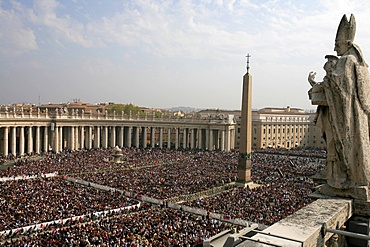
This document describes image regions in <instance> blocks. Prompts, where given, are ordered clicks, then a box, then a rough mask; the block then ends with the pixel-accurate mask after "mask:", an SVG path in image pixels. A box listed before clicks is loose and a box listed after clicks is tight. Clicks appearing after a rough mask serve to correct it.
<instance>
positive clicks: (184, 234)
mask: <svg viewBox="0 0 370 247" xmlns="http://www.w3.org/2000/svg"><path fill="white" fill-rule="evenodd" d="M113 152H114V150H113V149H112V148H109V149H93V150H76V151H68V150H65V151H63V152H60V153H58V154H48V155H46V156H43V157H42V158H40V159H38V160H36V159H31V158H29V159H28V158H27V159H22V160H19V161H17V162H15V164H14V166H13V167H11V168H8V169H4V170H2V171H0V177H16V176H29V175H37V178H35V179H25V180H10V181H7V182H3V183H2V184H1V188H0V206H1V207H2V210H1V212H0V223H1V224H0V231H1V230H6V229H14V228H18V227H21V226H25V225H31V224H36V223H40V222H47V221H51V220H56V219H60V218H68V217H71V216H74V215H83V214H87V215H88V214H91V213H93V212H96V211H102V210H105V209H112V208H119V207H122V206H126V205H131V204H132V203H134V202H135V201H134V200H133V199H128V198H127V197H125V196H123V195H122V194H121V193H120V192H113V191H111V192H102V191H98V190H97V189H94V188H92V187H83V186H81V185H77V184H74V183H72V182H67V181H66V180H64V179H63V177H65V176H69V177H73V178H80V179H83V180H86V181H89V182H93V183H98V184H102V185H106V186H110V187H113V188H117V189H121V190H123V191H130V192H133V194H141V195H147V196H150V197H153V198H157V199H162V200H171V198H174V197H177V196H180V195H190V194H193V193H196V192H200V191H204V190H208V189H211V188H213V187H216V186H219V185H223V184H227V183H232V182H234V181H236V180H237V164H238V152H219V151H199V150H178V151H175V150H161V149H135V148H124V149H123V150H122V152H123V163H121V164H117V163H112V162H110V160H111V159H112V154H113ZM299 153H301V151H299V152H298V151H297V153H295V154H296V155H292V154H294V151H293V152H292V151H290V154H289V155H288V154H284V155H275V154H274V155H272V154H264V153H257V152H254V154H253V161H252V177H251V178H252V181H253V182H254V183H255V184H258V185H260V186H256V187H253V188H234V189H232V190H228V191H225V192H223V193H221V194H218V195H213V196H209V197H203V198H199V199H197V200H194V201H188V202H185V205H188V206H191V207H197V208H202V209H205V210H207V211H208V212H216V213H220V214H224V215H229V216H230V217H231V218H241V219H245V220H248V221H251V222H256V223H261V224H265V225H271V224H273V223H275V222H277V221H279V220H280V219H282V218H285V217H286V216H288V215H290V214H292V213H293V212H295V211H296V210H298V209H300V208H301V207H303V206H305V205H307V204H309V203H310V202H311V201H312V199H310V198H309V197H308V195H309V194H310V193H311V192H312V189H313V187H314V184H313V182H312V180H311V179H309V176H311V175H313V174H315V173H316V172H317V171H318V170H320V169H322V168H323V162H322V160H321V159H318V158H316V156H310V155H305V156H299ZM51 172H57V173H58V174H59V175H58V177H57V178H48V179H46V178H44V176H43V175H44V174H46V173H51ZM123 225H124V226H125V227H122V226H123ZM227 227H230V225H224V224H222V223H220V222H218V221H215V220H214V219H211V218H208V217H200V216H197V215H191V214H189V213H186V212H183V211H177V210H174V209H169V208H165V209H163V208H162V209H161V208H157V207H154V206H150V205H148V206H146V207H143V208H141V210H139V211H137V212H135V213H129V214H123V215H115V216H114V217H113V216H112V217H105V218H101V219H98V220H97V221H89V222H84V223H83V224H82V223H80V224H76V225H70V226H67V227H66V228H64V227H61V228H55V229H54V230H50V231H43V232H40V233H37V234H38V235H37V238H31V237H28V236H24V237H21V238H17V240H15V239H13V240H12V241H13V242H12V243H9V246H22V244H23V245H25V244H27V246H37V245H40V243H41V242H40V241H46V242H48V243H55V242H58V243H63V244H61V245H62V246H64V245H69V246H71V245H72V246H77V245H74V241H75V242H78V243H79V246H195V245H196V244H198V243H199V242H202V241H203V240H204V239H205V238H208V237H209V236H211V235H214V234H216V233H218V232H219V231H221V230H222V229H226V228H227ZM7 241H8V240H7ZM16 241H17V242H16ZM37 241H39V242H37ZM99 241H101V242H103V243H104V244H101V245H100V244H98V243H99ZM12 244H13V245H12ZM17 244H19V245H17ZM41 245H44V244H41ZM50 246H58V245H57V244H54V245H53V244H51V245H50Z"/></svg>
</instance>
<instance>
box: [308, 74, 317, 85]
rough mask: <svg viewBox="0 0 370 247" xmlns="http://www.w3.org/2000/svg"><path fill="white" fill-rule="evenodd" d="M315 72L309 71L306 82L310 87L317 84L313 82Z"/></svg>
mask: <svg viewBox="0 0 370 247" xmlns="http://www.w3.org/2000/svg"><path fill="white" fill-rule="evenodd" d="M315 76H316V72H313V71H311V72H310V73H309V74H308V82H309V83H310V85H311V87H313V86H315V85H316V84H317V82H316V81H315Z"/></svg>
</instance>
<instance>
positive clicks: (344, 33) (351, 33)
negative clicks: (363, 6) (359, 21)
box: [335, 14, 356, 42]
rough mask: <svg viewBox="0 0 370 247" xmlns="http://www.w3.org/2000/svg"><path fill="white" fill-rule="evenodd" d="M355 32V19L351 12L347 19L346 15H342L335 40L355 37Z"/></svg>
mask: <svg viewBox="0 0 370 247" xmlns="http://www.w3.org/2000/svg"><path fill="white" fill-rule="evenodd" d="M355 33H356V21H355V16H354V15H353V14H351V17H350V18H349V21H348V19H347V16H346V15H343V17H342V19H341V20H340V23H339V26H338V31H337V37H336V38H335V40H344V41H351V42H353V40H354V39H355Z"/></svg>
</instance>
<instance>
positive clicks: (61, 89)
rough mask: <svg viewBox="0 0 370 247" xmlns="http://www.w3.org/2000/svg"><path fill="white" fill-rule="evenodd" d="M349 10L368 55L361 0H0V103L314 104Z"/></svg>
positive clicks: (369, 11) (368, 5)
mask: <svg viewBox="0 0 370 247" xmlns="http://www.w3.org/2000/svg"><path fill="white" fill-rule="evenodd" d="M351 13H353V14H354V15H355V19H356V26H357V32H356V37H355V41H354V43H356V44H358V45H359V46H360V47H361V49H362V51H363V53H364V56H365V60H366V59H367V58H369V59H370V21H369V16H370V1H367V0H364V1H361V0H337V1H327V0H307V1H305V0H301V1H300V0H291V1H279V0H198V1H195V0H178V1H176V0H135V1H133V0H121V1H120V0H101V1H99V0H59V1H58V0H34V1H32V0H27V1H20V0H0V83H1V89H0V104H12V103H33V104H39V103H41V104H46V103H49V102H50V103H66V102H70V101H73V100H74V99H79V100H80V101H82V102H88V103H102V102H114V103H122V104H127V103H132V104H134V105H138V106H145V107H150V108H170V107H177V106H185V107H192V108H202V109H229V110H237V109H240V108H241V96H242V95H241V89H242V81H243V76H244V74H245V73H246V61H247V60H246V55H247V54H248V53H249V54H251V57H250V70H249V72H250V74H251V75H252V98H253V99H252V104H253V106H252V107H253V109H260V108H263V107H286V106H290V107H298V108H302V109H306V110H310V109H315V108H316V106H313V105H311V103H310V101H309V99H308V94H307V91H308V90H309V89H310V85H309V83H308V81H307V77H308V73H309V72H310V71H316V72H317V76H316V79H317V81H321V80H322V77H323V76H324V70H323V68H322V67H323V64H324V63H325V58H324V57H325V55H327V54H333V55H335V52H334V51H333V48H334V39H335V35H336V31H337V28H338V24H339V21H340V19H341V18H342V16H343V15H344V14H346V15H347V16H348V18H349V16H350V14H351Z"/></svg>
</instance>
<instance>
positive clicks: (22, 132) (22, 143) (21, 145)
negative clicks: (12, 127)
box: [19, 126, 24, 155]
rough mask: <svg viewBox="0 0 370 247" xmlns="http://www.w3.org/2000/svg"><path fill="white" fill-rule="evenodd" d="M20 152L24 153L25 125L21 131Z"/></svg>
mask: <svg viewBox="0 0 370 247" xmlns="http://www.w3.org/2000/svg"><path fill="white" fill-rule="evenodd" d="M19 154H20V155H22V154H24V126H21V127H20V132H19Z"/></svg>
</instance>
